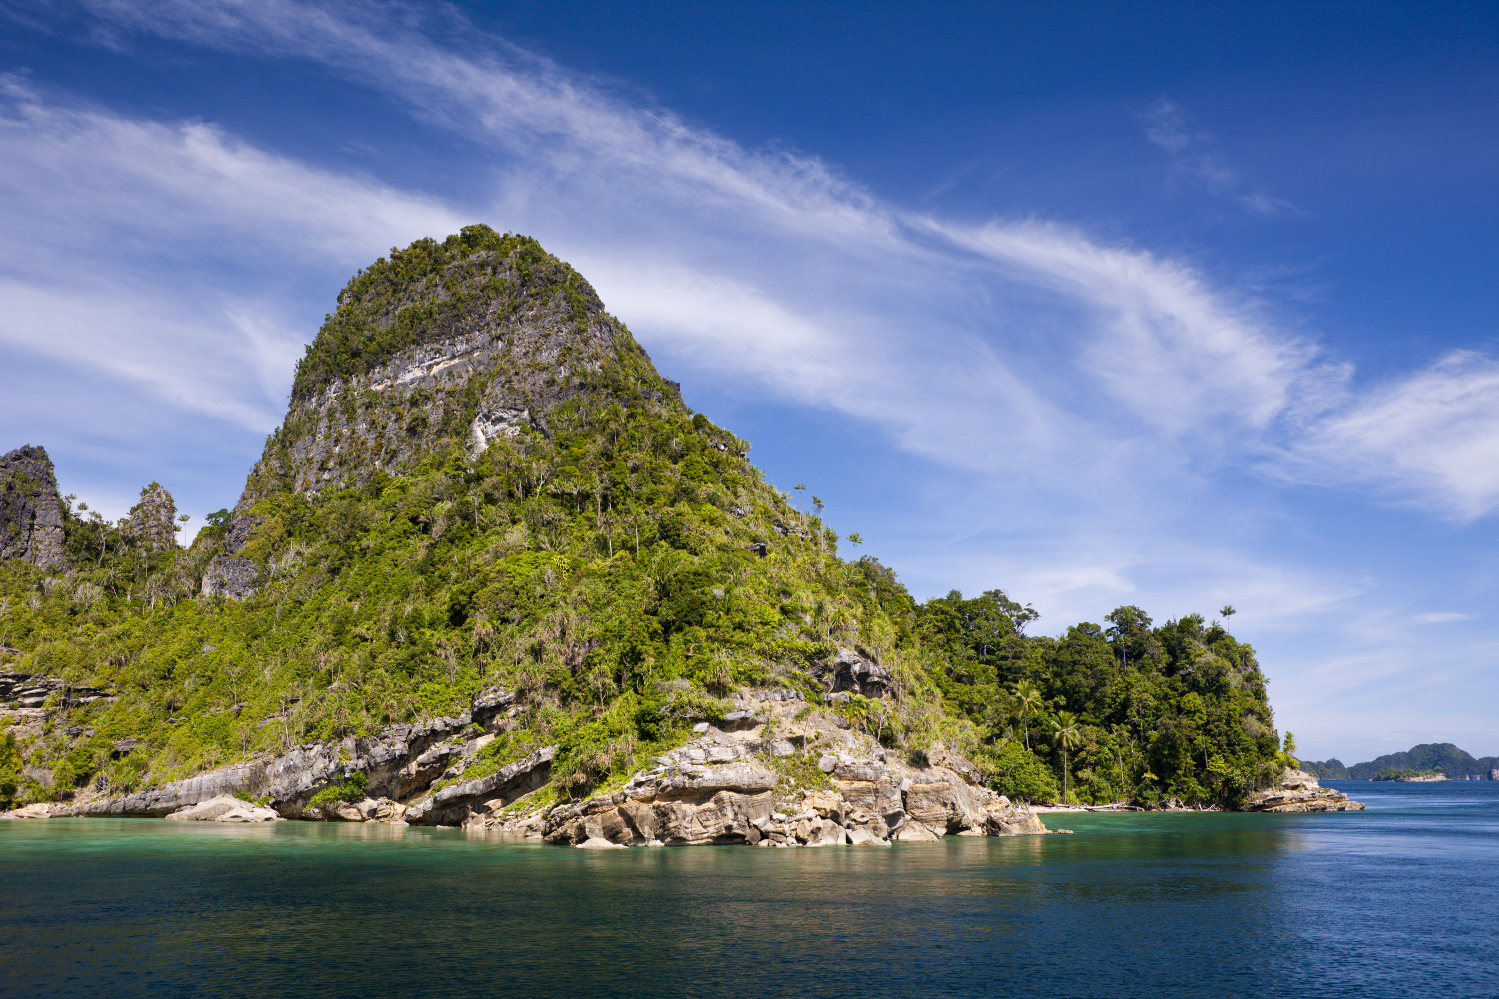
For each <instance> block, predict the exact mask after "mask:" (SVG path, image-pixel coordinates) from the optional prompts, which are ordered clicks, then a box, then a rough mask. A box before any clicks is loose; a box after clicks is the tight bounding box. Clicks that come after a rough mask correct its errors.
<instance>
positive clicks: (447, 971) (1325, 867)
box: [0, 781, 1499, 997]
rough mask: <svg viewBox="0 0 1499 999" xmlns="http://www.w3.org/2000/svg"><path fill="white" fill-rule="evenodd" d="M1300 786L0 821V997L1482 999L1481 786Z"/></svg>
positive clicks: (1498, 816) (1485, 853) (1488, 790)
mask: <svg viewBox="0 0 1499 999" xmlns="http://www.w3.org/2000/svg"><path fill="white" fill-rule="evenodd" d="M1327 783H1329V784H1330V785H1331V786H1335V787H1338V788H1340V789H1342V790H1344V791H1345V792H1347V793H1349V794H1350V795H1352V796H1353V797H1354V798H1356V799H1358V800H1360V801H1364V802H1367V803H1368V806H1369V807H1368V810H1367V811H1365V812H1362V813H1351V814H1332V815H1237V814H1218V813H1201V814H1199V813H1187V814H1181V813H1177V814H1160V813H1154V814H1124V815H1107V814H1068V815H1063V814H1050V815H1047V816H1045V821H1046V823H1047V825H1048V826H1049V827H1051V828H1070V829H1073V830H1075V835H1072V836H1045V837H1023V838H1016V839H998V840H996V839H969V838H963V839H952V838H950V839H947V840H944V841H943V842H941V843H934V844H911V845H906V846H901V845H896V846H895V847H892V848H890V849H879V848H870V847H858V848H855V847H842V848H824V849H817V850H759V849H750V848H746V847H720V848H713V847H687V848H676V849H672V848H665V849H654V850H614V851H600V852H593V851H583V850H573V849H565V848H558V847H547V846H540V845H536V844H528V843H517V842H514V841H507V840H500V839H493V838H481V837H473V836H468V835H466V834H464V833H463V832H461V831H459V830H441V829H431V830H427V829H401V828H395V829H392V828H390V827H383V826H350V825H333V824H320V823H305V822H279V823H275V824H274V825H265V826H256V827H246V826H231V825H218V824H214V823H175V822H172V823H167V822H162V821H159V820H155V821H153V820H147V819H137V820H130V819H119V820H105V819H52V820H47V821H13V822H0V994H3V995H5V996H177V995H184V996H185V995H195V996H196V995H214V996H272V995H286V996H304V995H305V996H326V997H339V996H350V997H353V996H359V997H369V996H479V995H486V996H488V995H495V996H574V995H576V996H589V997H595V996H598V997H607V996H650V997H670V996H715V997H716V996H724V995H742V996H754V997H759V996H798V997H819V996H839V997H847V996H861V997H862V996H984V997H991V996H1000V997H1009V996H1045V997H1063V996H1100V997H1110V996H1211V997H1225V996H1318V997H1325V996H1358V997H1371V996H1422V997H1430V996H1475V997H1476V996H1482V997H1494V996H1499V782H1487V781H1484V782H1451V783H1440V784H1373V783H1366V782H1363V781H1332V782H1327Z"/></svg>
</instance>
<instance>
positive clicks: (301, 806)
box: [17, 689, 1046, 849]
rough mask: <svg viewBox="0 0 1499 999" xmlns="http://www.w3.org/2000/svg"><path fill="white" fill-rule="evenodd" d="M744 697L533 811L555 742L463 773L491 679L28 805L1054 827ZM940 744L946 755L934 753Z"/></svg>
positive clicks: (738, 832) (563, 825)
mask: <svg viewBox="0 0 1499 999" xmlns="http://www.w3.org/2000/svg"><path fill="white" fill-rule="evenodd" d="M736 696H738V697H739V703H740V704H742V705H743V707H742V708H741V709H740V710H738V711H735V712H731V715H739V716H741V717H739V718H737V719H735V720H733V721H729V720H726V721H725V722H724V723H722V725H721V726H718V727H715V726H713V725H709V724H704V725H703V726H702V729H703V732H702V734H701V736H700V737H699V738H697V739H694V740H693V741H692V742H689V743H688V744H687V745H685V746H683V747H681V748H680V749H676V750H673V751H671V752H669V753H665V754H663V755H662V756H660V757H659V758H658V759H657V762H656V765H655V766H654V767H652V768H651V769H650V770H648V771H645V772H642V773H640V774H637V775H636V776H635V777H634V778H633V779H632V780H631V782H630V784H629V786H628V787H627V788H625V789H624V790H622V791H619V792H617V793H614V794H610V795H603V796H600V797H597V798H594V799H591V800H587V801H581V802H574V803H568V804H563V805H559V806H557V807H554V808H552V809H550V810H541V809H535V808H532V809H530V810H528V809H527V805H526V802H527V801H528V800H532V799H530V798H529V797H528V796H529V795H531V794H532V792H534V791H536V790H538V789H540V788H542V787H545V786H546V785H547V784H548V783H549V782H550V780H551V764H552V759H553V757H554V755H555V753H556V747H554V746H547V747H542V748H539V749H536V750H534V751H533V752H531V753H530V755H528V756H527V757H526V758H525V759H522V760H517V761H515V762H512V763H509V764H507V765H505V766H502V767H498V768H496V769H494V770H492V771H491V772H489V773H483V771H482V770H481V771H479V775H478V776H471V777H469V778H468V779H464V776H465V772H468V773H471V774H472V773H474V772H475V771H474V767H475V766H476V765H477V764H481V763H483V765H485V766H489V765H492V764H488V763H487V761H485V760H484V758H483V757H482V756H481V755H480V750H481V749H482V748H483V747H484V746H486V745H488V744H489V743H490V741H491V740H492V739H493V738H494V737H495V735H494V733H498V732H502V731H504V730H505V729H506V728H507V727H508V725H509V724H510V723H509V720H508V717H507V715H506V710H507V709H508V708H510V707H511V705H512V704H513V703H514V695H513V693H511V692H510V691H507V690H502V689H491V690H488V691H486V692H484V693H483V694H482V695H480V696H479V697H478V698H476V699H475V700H474V702H473V703H472V705H471V706H470V709H469V710H468V711H466V712H464V713H463V714H461V715H459V716H457V717H456V718H438V719H435V720H433V721H431V722H429V723H427V724H424V725H394V726H391V727H390V728H388V729H386V730H385V731H384V732H382V733H380V734H379V735H378V736H371V737H365V738H357V739H356V738H348V739H343V740H339V741H332V742H321V743H308V744H306V745H301V746H296V747H294V748H293V749H291V750H290V751H288V752H286V753H283V754H281V755H279V756H275V757H268V758H262V759H258V760H250V761H246V762H243V763H238V764H235V765H233V766H229V767H224V768H221V769H219V770H215V771H212V772H209V773H204V774H199V775H198V776H196V777H192V778H188V779H186V780H181V781H174V782H171V783H169V784H166V785H164V786H162V787H160V788H156V789H152V790H147V791H141V792H138V793H134V794H127V795H124V796H120V797H114V798H94V799H92V800H86V799H83V798H80V799H79V800H77V801H76V802H75V803H73V804H54V805H49V806H47V807H46V809H44V810H33V811H34V812H35V813H36V814H37V815H38V816H39V817H46V816H57V815H99V816H109V815H140V816H158V817H163V816H164V817H169V818H173V819H181V820H192V819H200V820H205V821H209V820H211V821H226V822H228V821H263V820H265V819H266V818H267V816H269V817H271V818H274V817H276V816H278V815H279V816H280V817H283V818H301V819H313V820H322V821H343V822H385V823H391V824H402V823H410V824H412V825H444V826H457V825H461V826H464V827H465V828H468V829H474V830H480V831H494V832H500V833H507V834H510V835H518V836H525V837H528V838H536V839H545V840H546V841H547V842H550V843H556V844H563V845H572V846H582V847H587V848H589V849H595V848H613V847H620V846H659V845H665V844H682V845H696V844H710V843H711V844H745V845H753V846H767V847H769V846H780V847H794V846H813V847H815V846H832V845H870V846H888V845H889V844H890V843H891V842H893V841H897V840H899V841H902V842H931V841H935V840H938V839H940V838H942V837H943V836H948V835H959V836H985V835H987V836H1016V835H1033V834H1041V833H1045V832H1046V829H1045V828H1043V827H1042V825H1041V823H1040V822H1039V821H1038V820H1037V819H1036V817H1035V814H1034V813H1033V812H1032V811H1031V810H1030V809H1029V808H1028V807H1026V806H1022V805H1015V804H1012V803H1011V802H1010V801H1009V800H1008V799H1006V798H1004V797H1002V796H1000V795H996V794H994V793H993V792H992V791H990V790H988V789H987V788H984V787H982V786H977V785H976V784H974V783H971V781H972V780H976V778H977V772H976V771H975V770H974V769H973V768H972V766H971V765H969V764H968V763H967V762H966V761H964V760H962V758H961V757H958V756H956V755H955V754H952V753H949V752H946V751H945V750H943V749H941V747H935V748H934V749H933V751H932V752H930V753H929V754H928V756H927V760H926V762H925V765H921V766H911V765H907V764H905V763H900V762H889V761H887V760H886V754H885V751H884V750H883V749H882V748H881V747H879V746H878V745H877V744H874V743H873V742H872V741H871V740H869V739H868V738H867V737H864V736H854V735H852V734H850V733H848V732H845V731H843V730H840V729H838V728H836V727H835V726H834V725H833V723H832V722H831V721H830V720H824V721H820V722H818V721H815V720H813V721H807V720H800V721H798V719H797V718H796V716H797V715H798V713H804V701H803V700H802V698H801V696H800V694H799V693H798V692H796V691H794V690H788V689H774V690H762V691H753V692H750V694H749V695H748V696H746V695H736ZM772 719H774V720H775V721H776V723H777V725H778V726H783V727H782V728H778V729H777V731H778V732H779V733H782V734H777V735H775V736H774V737H771V738H767V737H766V735H765V733H766V731H767V729H766V728H765V725H766V723H767V722H769V721H771V720H772ZM809 725H811V726H813V727H811V728H808V727H807V726H809ZM819 726H820V727H819ZM478 729H483V732H482V733H481V732H479V731H478ZM80 731H82V730H80ZM809 740H810V741H811V742H815V743H817V744H819V745H827V747H828V751H827V752H824V753H822V756H823V760H824V762H825V764H826V766H825V770H826V771H827V773H828V779H829V783H830V784H831V787H829V788H827V789H823V790H812V791H810V792H805V791H804V792H797V793H795V795H794V796H793V797H792V798H790V799H789V800H791V801H795V802H796V804H795V805H794V806H792V807H790V808H789V809H786V810H784V811H777V810H776V795H777V794H778V793H779V794H782V795H783V796H785V795H788V794H792V793H793V790H794V789H788V788H781V790H780V791H778V790H777V788H778V787H779V786H780V785H779V783H778V781H779V780H780V776H779V773H778V771H777V770H776V769H775V768H774V767H773V766H772V764H771V761H774V760H777V759H778V757H782V756H787V755H793V754H795V753H798V752H804V753H807V754H808V756H807V758H808V759H814V758H816V755H817V753H818V752H821V751H818V750H813V749H812V748H811V747H810V746H809V744H808V743H809ZM822 740H827V741H826V742H824V741H822ZM799 747H800V748H799ZM134 748H135V747H134V746H131V747H129V748H128V749H126V750H123V751H125V752H128V751H131V750H133V749H134ZM933 759H940V760H941V761H942V762H943V764H945V765H934V764H933V763H932V760H933ZM780 765H781V764H779V763H777V764H776V766H780ZM356 775H362V777H363V782H364V783H363V786H364V787H365V788H366V792H365V793H366V794H367V795H368V796H367V797H365V798H364V799H363V800H360V801H352V802H351V801H333V802H321V803H319V804H316V805H314V804H312V799H313V798H314V797H315V796H317V795H318V794H319V793H320V792H322V791H324V790H327V789H329V788H335V787H348V786H350V785H349V782H350V779H351V778H353V777H355V776H356ZM965 778H967V779H965ZM439 782H441V783H439ZM236 796H238V797H236ZM244 797H255V798H268V799H270V808H269V809H263V810H261V811H254V810H252V809H251V806H248V805H247V804H246V802H244V801H243V800H241V798H244ZM783 804H784V803H783ZM235 809H238V811H235ZM26 814H27V815H31V814H32V812H28V813H26ZM17 817H22V816H17Z"/></svg>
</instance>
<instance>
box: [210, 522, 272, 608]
mask: <svg viewBox="0 0 1499 999" xmlns="http://www.w3.org/2000/svg"><path fill="white" fill-rule="evenodd" d="M259 526H260V518H259V517H255V516H251V515H249V514H241V515H240V516H238V517H235V518H234V519H233V520H231V521H230V522H229V530H228V531H226V532H225V533H224V537H223V540H222V541H220V542H219V554H217V555H215V556H214V557H213V558H212V559H211V560H210V561H209V563H208V567H207V568H206V569H205V570H204V571H203V595H204V596H205V597H213V596H221V597H228V598H230V599H231V600H248V599H249V598H250V597H253V596H254V595H255V591H256V590H257V589H258V588H259V587H258V586H257V585H256V584H257V583H258V582H259V580H260V566H259V565H257V564H256V563H255V560H254V559H249V558H245V557H244V556H242V555H238V554H236V553H237V552H239V550H240V549H241V548H243V547H244V546H245V544H246V543H247V542H248V541H249V540H250V538H251V536H252V535H253V534H254V532H255V528H257V527H259Z"/></svg>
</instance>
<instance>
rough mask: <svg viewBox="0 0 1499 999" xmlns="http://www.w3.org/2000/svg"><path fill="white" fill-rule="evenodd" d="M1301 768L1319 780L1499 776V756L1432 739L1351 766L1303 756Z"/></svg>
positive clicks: (1445, 778) (1479, 777)
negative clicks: (1472, 752)
mask: <svg viewBox="0 0 1499 999" xmlns="http://www.w3.org/2000/svg"><path fill="white" fill-rule="evenodd" d="M1301 769H1303V770H1305V771H1306V772H1307V773H1309V774H1313V775H1314V776H1316V777H1317V779H1318V780H1499V757H1496V756H1482V757H1476V758H1475V757H1473V756H1471V755H1469V754H1468V753H1465V752H1463V751H1462V750H1461V749H1458V748H1457V747H1456V746H1454V745H1453V744H1452V743H1450V742H1440V743H1438V742H1430V743H1423V744H1421V745H1419V746H1412V747H1411V748H1410V750H1409V751H1407V752H1404V753H1390V754H1389V755H1388V756H1381V757H1379V758H1378V759H1375V760H1371V761H1369V762H1368V763H1355V764H1354V765H1353V766H1351V767H1347V766H1344V765H1343V763H1342V761H1340V760H1337V759H1329V760H1326V761H1324V762H1321V763H1318V762H1314V761H1305V760H1303V761H1302V763H1301ZM1389 775H1395V776H1389ZM1433 775H1434V776H1433Z"/></svg>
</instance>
